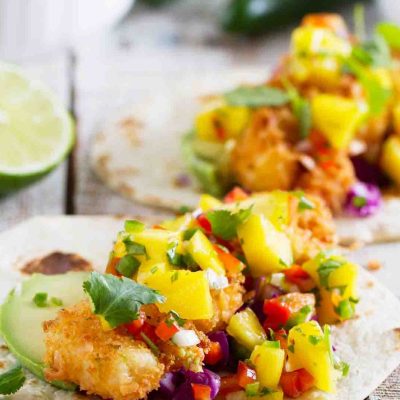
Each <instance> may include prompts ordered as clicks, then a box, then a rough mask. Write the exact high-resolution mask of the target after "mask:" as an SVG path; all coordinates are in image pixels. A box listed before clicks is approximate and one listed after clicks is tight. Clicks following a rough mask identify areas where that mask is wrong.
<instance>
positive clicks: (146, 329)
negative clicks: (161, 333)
mask: <svg viewBox="0 0 400 400" xmlns="http://www.w3.org/2000/svg"><path fill="white" fill-rule="evenodd" d="M142 332H143V333H144V334H145V335H146V336H147V337H148V338H149V339H150V340H151V341H152V342H154V343H157V342H159V341H160V339H159V338H158V336H157V335H156V332H155V327H154V326H153V325H150V324H149V323H148V322H144V324H143V326H142V329H140V331H139V332H138V334H137V335H135V339H137V340H142V341H143V337H142V336H141V333H142Z"/></svg>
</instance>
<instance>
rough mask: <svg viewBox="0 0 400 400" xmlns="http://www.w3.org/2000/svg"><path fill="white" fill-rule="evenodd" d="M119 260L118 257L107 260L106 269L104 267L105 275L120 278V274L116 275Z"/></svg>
mask: <svg viewBox="0 0 400 400" xmlns="http://www.w3.org/2000/svg"><path fill="white" fill-rule="evenodd" d="M119 260H120V258H119V257H113V258H111V260H109V262H108V264H107V267H106V274H112V275H116V276H120V275H121V274H119V273H118V271H117V268H116V267H117V265H118V263H119Z"/></svg>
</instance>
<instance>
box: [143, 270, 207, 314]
mask: <svg viewBox="0 0 400 400" xmlns="http://www.w3.org/2000/svg"><path fill="white" fill-rule="evenodd" d="M146 283H147V285H148V286H149V287H151V288H152V289H155V290H158V291H159V292H160V293H161V294H162V295H164V296H165V297H166V301H165V303H162V304H157V307H158V308H159V310H160V311H161V312H169V311H171V310H173V311H175V312H177V313H178V314H179V316H180V317H181V318H184V319H193V320H197V319H210V318H212V316H213V314H214V309H213V304H212V299H211V295H210V288H209V285H208V281H207V277H206V273H205V272H204V271H197V272H190V271H182V270H179V271H178V270H176V271H169V272H160V273H157V272H156V273H154V274H152V275H150V276H149V277H148V278H147V281H146Z"/></svg>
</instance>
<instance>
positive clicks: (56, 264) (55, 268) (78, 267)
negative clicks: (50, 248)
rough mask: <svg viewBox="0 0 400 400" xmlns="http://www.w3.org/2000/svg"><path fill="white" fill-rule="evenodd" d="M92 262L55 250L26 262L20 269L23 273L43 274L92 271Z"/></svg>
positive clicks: (76, 255)
mask: <svg viewBox="0 0 400 400" xmlns="http://www.w3.org/2000/svg"><path fill="white" fill-rule="evenodd" d="M92 270H93V267H92V264H91V263H90V262H89V261H87V260H85V259H84V258H82V257H81V256H79V255H78V254H73V253H62V252H60V251H55V252H53V253H50V254H48V255H47V256H45V257H42V258H36V259H34V260H31V261H29V262H28V263H26V264H25V265H24V266H23V267H22V268H21V271H22V272H23V273H25V274H29V275H31V274H34V273H41V274H44V275H56V274H65V273H66V272H69V271H92Z"/></svg>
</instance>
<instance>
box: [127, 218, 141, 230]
mask: <svg viewBox="0 0 400 400" xmlns="http://www.w3.org/2000/svg"><path fill="white" fill-rule="evenodd" d="M144 228H145V224H143V223H142V222H140V221H137V220H136V219H130V220H129V219H128V220H126V221H125V230H126V231H127V232H129V233H138V232H142V231H143V230H144Z"/></svg>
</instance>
